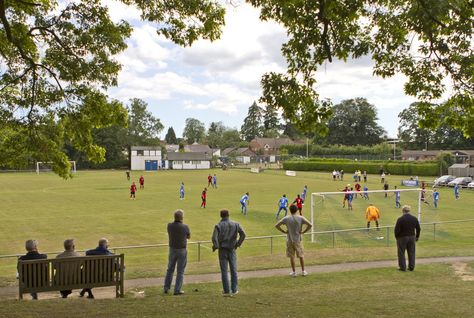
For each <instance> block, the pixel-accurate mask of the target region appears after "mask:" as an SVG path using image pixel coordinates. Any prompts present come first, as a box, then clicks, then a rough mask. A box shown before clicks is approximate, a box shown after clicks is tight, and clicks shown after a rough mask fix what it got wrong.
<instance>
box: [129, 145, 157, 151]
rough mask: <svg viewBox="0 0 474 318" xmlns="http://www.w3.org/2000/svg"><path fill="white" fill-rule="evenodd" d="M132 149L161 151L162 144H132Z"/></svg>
mask: <svg viewBox="0 0 474 318" xmlns="http://www.w3.org/2000/svg"><path fill="white" fill-rule="evenodd" d="M131 149H132V150H159V151H161V146H132V147H131Z"/></svg>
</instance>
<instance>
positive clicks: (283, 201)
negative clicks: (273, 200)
mask: <svg viewBox="0 0 474 318" xmlns="http://www.w3.org/2000/svg"><path fill="white" fill-rule="evenodd" d="M287 207H288V199H287V198H286V194H284V195H283V196H282V197H281V198H280V200H278V212H277V214H276V217H275V219H278V216H279V215H280V212H281V210H285V216H286V215H287V214H288V209H287Z"/></svg>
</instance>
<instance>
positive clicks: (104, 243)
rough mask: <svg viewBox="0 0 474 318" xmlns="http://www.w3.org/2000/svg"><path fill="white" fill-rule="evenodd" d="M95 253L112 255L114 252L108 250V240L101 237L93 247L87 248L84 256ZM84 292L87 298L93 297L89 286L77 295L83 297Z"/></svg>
mask: <svg viewBox="0 0 474 318" xmlns="http://www.w3.org/2000/svg"><path fill="white" fill-rule="evenodd" d="M95 255H114V253H112V252H111V251H109V241H108V240H107V239H106V238H101V239H100V240H99V245H98V246H97V247H96V248H95V249H92V250H88V251H87V252H86V256H95ZM86 292H87V298H92V299H93V298H94V295H93V294H92V289H91V288H84V289H83V290H81V292H80V293H79V296H80V297H84V294H85V293H86Z"/></svg>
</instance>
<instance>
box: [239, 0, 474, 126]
mask: <svg viewBox="0 0 474 318" xmlns="http://www.w3.org/2000/svg"><path fill="white" fill-rule="evenodd" d="M248 2H250V3H251V4H252V5H253V6H254V7H256V8H259V9H260V10H261V11H260V18H261V19H262V20H275V21H276V22H277V23H279V24H280V25H282V26H283V27H285V29H286V33H287V37H288V41H287V42H286V43H285V44H283V47H282V52H283V55H284V56H285V58H286V61H287V65H288V67H287V72H286V73H275V72H271V73H267V74H265V75H264V76H263V78H262V88H263V96H262V98H261V101H262V102H264V103H267V104H269V105H271V106H273V107H275V108H279V107H281V108H283V115H284V117H285V118H287V119H289V120H291V121H292V122H295V123H296V124H297V125H298V126H299V127H300V128H304V129H305V130H311V129H313V128H318V127H320V125H318V126H315V123H318V124H319V123H323V124H324V123H325V122H326V121H327V120H328V119H330V118H331V113H330V109H329V108H328V106H329V105H327V104H326V103H324V101H321V100H320V99H319V98H318V93H317V91H316V87H317V70H318V69H319V67H320V66H321V65H324V64H325V63H327V62H329V63H330V62H332V61H334V60H336V59H338V60H342V61H346V60H347V59H348V58H351V59H357V58H360V57H367V56H368V57H370V58H371V59H372V61H373V62H374V66H373V72H374V74H375V75H377V76H381V77H384V78H385V77H392V76H394V75H396V74H403V75H405V77H406V79H407V81H406V83H405V93H406V94H408V95H411V96H414V97H415V98H417V99H418V100H419V101H420V104H418V105H419V106H418V111H419V112H420V113H421V114H422V118H423V120H422V122H421V123H422V124H424V125H427V126H429V127H434V126H436V125H438V124H440V123H441V116H440V114H442V113H444V114H446V115H447V116H448V118H449V121H450V122H451V124H452V125H453V126H454V127H457V128H460V129H461V130H462V131H463V133H465V134H467V135H474V125H473V124H472V118H473V115H472V114H474V95H473V92H474V81H473V76H472V74H473V72H474V66H473V65H474V62H473V61H474V60H473V57H474V46H473V45H472V43H473V41H474V32H473V24H472V21H473V17H474V5H473V3H472V0H419V1H413V0H397V1H395V0H351V1H347V0H331V1H328V0H319V1H311V0H302V1H297V2H295V1H279V0H248ZM414 39H415V41H414ZM447 85H449V87H451V89H450V90H451V91H452V94H451V96H450V97H449V98H448V101H447V103H444V104H442V105H439V106H437V107H433V104H431V103H430V102H431V101H433V100H437V99H439V98H440V97H441V96H442V94H443V93H444V92H445V90H446V88H447ZM445 110H451V111H448V112H446V111H445ZM453 110H456V111H453Z"/></svg>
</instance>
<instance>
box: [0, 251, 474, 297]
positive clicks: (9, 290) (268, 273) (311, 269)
mask: <svg viewBox="0 0 474 318" xmlns="http://www.w3.org/2000/svg"><path fill="white" fill-rule="evenodd" d="M470 261H474V256H459V257H431V258H419V259H417V260H416V263H417V265H420V264H436V263H448V264H463V263H464V262H470ZM384 267H393V268H394V269H395V268H397V262H396V260H388V261H370V262H357V263H340V264H330V265H312V266H307V267H306V270H307V271H308V273H309V274H310V275H314V274H317V273H332V272H348V271H356V270H363V269H372V268H384ZM455 268H459V265H455ZM289 272H290V270H289V268H275V269H268V270H261V271H247V272H239V279H249V278H262V277H273V276H288V274H289ZM163 280H164V278H163V277H157V278H138V279H130V280H126V281H125V290H126V291H132V292H134V293H135V295H136V297H140V296H141V295H143V293H142V292H141V289H143V288H146V287H153V286H163ZM219 281H220V273H213V274H200V275H186V276H185V284H195V283H210V282H219ZM74 295H77V294H76V293H74ZM94 295H95V297H96V298H99V299H103V298H114V297H115V288H109V287H107V288H100V289H94ZM17 297H18V287H17V286H11V287H3V288H0V300H4V299H16V298H17ZM72 297H75V296H72ZM25 298H26V299H28V298H29V296H28V295H25ZM39 298H40V299H51V298H59V293H58V292H51V293H41V294H39Z"/></svg>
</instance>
